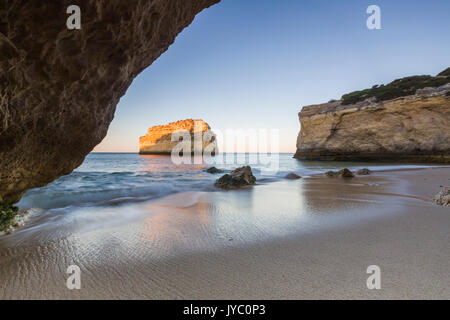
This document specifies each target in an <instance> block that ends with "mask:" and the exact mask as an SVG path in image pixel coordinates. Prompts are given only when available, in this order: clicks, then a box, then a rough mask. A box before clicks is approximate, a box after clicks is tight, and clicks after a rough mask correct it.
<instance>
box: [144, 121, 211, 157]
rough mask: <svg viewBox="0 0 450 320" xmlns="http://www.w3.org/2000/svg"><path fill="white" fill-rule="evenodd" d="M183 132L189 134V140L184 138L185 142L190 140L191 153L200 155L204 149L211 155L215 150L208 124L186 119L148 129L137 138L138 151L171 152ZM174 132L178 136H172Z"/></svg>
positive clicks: (147, 152) (146, 152)
mask: <svg viewBox="0 0 450 320" xmlns="http://www.w3.org/2000/svg"><path fill="white" fill-rule="evenodd" d="M183 132H185V133H186V134H188V135H189V136H188V137H189V140H190V141H187V140H186V141H185V142H190V153H191V154H198V155H201V154H203V151H204V150H205V149H206V150H207V151H209V152H210V154H211V155H214V154H215V153H216V152H217V146H216V136H215V135H214V133H213V132H212V131H211V128H210V126H209V125H208V124H207V123H206V122H205V121H203V120H200V119H198V120H193V119H187V120H180V121H177V122H172V123H169V124H166V125H161V126H155V127H151V128H150V129H148V132H147V134H146V135H145V136H143V137H140V138H139V153H140V154H171V153H172V150H173V149H174V148H175V147H176V146H177V145H179V143H180V141H181V139H184V138H183V137H182V133H183ZM175 133H178V136H174V135H173V134H175ZM196 138H197V139H198V140H197V141H198V142H197V143H195V139H196ZM180 146H181V145H180ZM208 146H209V148H208Z"/></svg>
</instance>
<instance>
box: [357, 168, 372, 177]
mask: <svg viewBox="0 0 450 320" xmlns="http://www.w3.org/2000/svg"><path fill="white" fill-rule="evenodd" d="M371 173H372V172H371V171H370V170H369V169H367V168H364V169H359V170H358V171H356V174H357V175H359V176H367V175H369V174H371Z"/></svg>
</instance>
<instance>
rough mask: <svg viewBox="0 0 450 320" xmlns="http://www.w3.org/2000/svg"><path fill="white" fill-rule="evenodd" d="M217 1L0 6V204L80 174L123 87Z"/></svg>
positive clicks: (96, 0)
mask: <svg viewBox="0 0 450 320" xmlns="http://www.w3.org/2000/svg"><path fill="white" fill-rule="evenodd" d="M218 1H219V0H152V1H149V0H83V1H73V0H51V1H42V0H27V1H24V0H7V1H4V0H2V1H0V202H1V201H3V202H16V201H18V200H19V199H20V196H21V194H22V193H23V192H24V191H25V190H27V189H29V188H33V187H39V186H43V185H45V184H47V183H49V182H51V181H52V180H54V179H56V178H58V177H59V176H61V175H65V174H69V173H70V172H71V171H72V170H73V169H74V168H76V167H77V166H79V165H80V164H81V163H82V162H83V160H84V158H85V156H86V155H87V154H88V153H89V152H90V151H91V150H92V149H93V148H94V146H95V145H97V144H98V143H99V142H100V141H101V140H102V139H103V138H104V137H105V135H106V132H107V129H108V126H109V124H110V122H111V120H112V119H113V116H114V111H115V108H116V105H117V103H118V101H119V99H120V97H122V96H123V95H124V94H125V92H126V90H127V88H128V87H129V85H130V84H131V82H132V80H133V79H134V78H135V77H136V76H137V75H138V74H139V73H140V72H141V71H142V70H144V69H145V68H146V67H148V66H149V65H150V64H151V63H152V62H153V61H154V60H155V59H157V58H158V57H159V56H160V55H161V54H162V53H163V52H164V51H166V50H167V48H168V47H169V46H170V45H171V44H172V43H173V41H174V40H175V37H176V36H177V34H178V33H180V32H181V31H182V30H183V28H185V27H186V26H188V25H189V24H190V23H191V22H192V20H193V19H194V17H195V15H196V14H197V13H198V12H200V11H201V10H202V9H204V8H207V7H209V6H211V5H212V4H214V3H217V2H218ZM73 4H77V5H78V6H79V7H80V9H81V30H68V29H67V27H66V20H67V18H68V14H67V13H66V10H67V8H68V7H69V6H70V5H73Z"/></svg>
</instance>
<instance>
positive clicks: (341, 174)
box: [325, 168, 355, 178]
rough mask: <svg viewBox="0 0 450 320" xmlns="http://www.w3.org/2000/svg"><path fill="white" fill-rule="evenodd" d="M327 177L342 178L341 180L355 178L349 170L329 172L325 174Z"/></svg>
mask: <svg viewBox="0 0 450 320" xmlns="http://www.w3.org/2000/svg"><path fill="white" fill-rule="evenodd" d="M325 175H326V176H327V177H341V178H353V177H354V176H355V175H354V174H353V173H352V172H351V171H350V170H348V169H347V168H344V169H342V170H339V171H338V172H336V171H327V172H325Z"/></svg>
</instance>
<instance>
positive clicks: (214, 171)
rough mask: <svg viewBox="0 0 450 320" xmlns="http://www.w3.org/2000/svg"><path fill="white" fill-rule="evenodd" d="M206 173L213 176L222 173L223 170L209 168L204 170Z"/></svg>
mask: <svg viewBox="0 0 450 320" xmlns="http://www.w3.org/2000/svg"><path fill="white" fill-rule="evenodd" d="M206 172H208V173H212V174H215V173H222V172H223V170H220V169H217V168H216V167H211V168H208V169H206Z"/></svg>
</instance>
